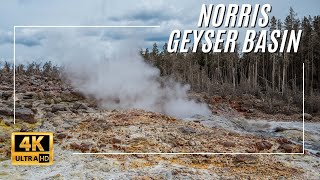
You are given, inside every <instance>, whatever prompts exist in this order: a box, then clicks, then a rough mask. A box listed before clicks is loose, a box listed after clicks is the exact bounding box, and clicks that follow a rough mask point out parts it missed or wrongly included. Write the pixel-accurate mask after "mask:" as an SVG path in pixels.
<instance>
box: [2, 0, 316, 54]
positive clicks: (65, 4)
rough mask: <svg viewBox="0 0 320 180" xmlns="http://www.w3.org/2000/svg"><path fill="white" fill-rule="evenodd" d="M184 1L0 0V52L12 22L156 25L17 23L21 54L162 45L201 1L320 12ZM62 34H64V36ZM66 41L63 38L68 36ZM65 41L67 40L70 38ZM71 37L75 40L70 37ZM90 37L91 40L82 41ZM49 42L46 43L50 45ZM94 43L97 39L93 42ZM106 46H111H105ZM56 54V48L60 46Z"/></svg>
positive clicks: (193, 21) (275, 3)
mask: <svg viewBox="0 0 320 180" xmlns="http://www.w3.org/2000/svg"><path fill="white" fill-rule="evenodd" d="M252 2H253V1H250V0H247V1H239V0H237V1H216V0H211V1H203V0H202V1H199V0H194V1H185V0H176V1H174V0H173V1H169V0H157V1H152V0H149V1H147V0H127V1H125V0H116V1H104V0H55V1H52V0H1V5H0V58H1V59H8V60H10V59H12V53H13V50H12V49H13V46H12V42H13V33H12V32H13V26H15V25H16V26H17V25H59V26H60V25H159V26H160V28H143V29H134V28H131V29H116V28H112V29H110V28H108V29H107V28H105V29H86V30H83V29H81V30H80V29H77V30H75V29H59V30H57V29H55V30H53V29H48V28H19V29H17V30H16V43H17V52H16V53H17V54H16V56H17V57H19V58H20V59H24V58H26V59H27V58H31V59H32V58H46V57H47V55H48V54H50V55H52V54H54V53H55V52H57V51H63V49H64V48H62V47H63V46H64V45H65V44H67V45H68V47H69V48H70V47H74V46H75V45H77V46H78V45H80V46H82V47H83V48H84V49H85V46H86V44H94V42H96V41H101V42H105V43H110V42H114V41H124V40H128V39H129V40H130V41H132V40H135V41H136V42H137V43H136V45H137V46H139V47H141V48H145V47H151V45H152V44H153V43H154V42H157V43H158V44H160V45H163V44H164V42H166V41H167V40H168V36H169V34H170V32H171V31H172V30H174V29H181V30H184V29H196V28H197V21H198V18H199V13H200V8H201V5H202V4H203V3H206V4H210V3H212V4H219V3H225V4H230V3H237V4H239V5H240V4H243V3H251V4H256V3H259V4H264V3H270V4H271V5H272V13H271V15H274V16H276V17H277V18H281V19H284V18H285V16H286V15H287V14H288V10H289V7H290V6H292V7H293V9H294V10H295V11H296V12H297V13H298V16H299V17H302V16H307V15H312V16H314V15H320V9H319V7H320V1H319V0H308V1H306V0H305V1H302V0H300V1H299V0H282V1H279V0H269V1H254V3H252ZM66 36H68V37H67V38H66ZM67 41H68V42H67ZM69 41H70V42H69ZM72 41H75V42H76V43H73V42H72ZM87 42H90V43H87ZM49 43H50V45H49ZM96 44H97V43H96ZM106 47H110V46H106ZM60 54H61V52H60Z"/></svg>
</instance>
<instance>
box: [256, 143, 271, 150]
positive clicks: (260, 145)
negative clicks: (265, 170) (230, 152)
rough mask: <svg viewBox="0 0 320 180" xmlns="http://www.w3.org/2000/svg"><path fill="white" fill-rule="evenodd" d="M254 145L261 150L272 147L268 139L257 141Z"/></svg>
mask: <svg viewBox="0 0 320 180" xmlns="http://www.w3.org/2000/svg"><path fill="white" fill-rule="evenodd" d="M255 145H256V148H257V149H258V150H259V151H262V150H265V149H271V147H272V144H271V143H269V142H268V141H260V142H257V143H256V144H255Z"/></svg>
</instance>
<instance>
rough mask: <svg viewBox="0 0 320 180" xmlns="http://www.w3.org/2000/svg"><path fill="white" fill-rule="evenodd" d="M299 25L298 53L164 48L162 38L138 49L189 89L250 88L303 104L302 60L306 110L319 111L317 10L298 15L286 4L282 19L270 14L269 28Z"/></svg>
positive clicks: (246, 91) (224, 92)
mask: <svg viewBox="0 0 320 180" xmlns="http://www.w3.org/2000/svg"><path fill="white" fill-rule="evenodd" d="M300 29H301V30H302V31H303V34H302V37H301V40H300V41H301V42H300V46H299V50H298V52H297V53H294V52H290V53H287V52H275V53H269V52H264V53H262V52H256V53H253V52H250V53H243V54H241V53H239V51H236V52H234V53H230V52H223V51H222V52H221V53H213V52H210V53H203V52H202V51H201V48H198V52H196V53H192V51H191V49H189V51H188V52H187V53H180V52H177V53H168V52H167V50H166V49H167V47H166V46H167V44H165V45H164V46H163V47H162V49H161V48H159V47H158V45H157V44H156V43H155V44H154V45H153V48H152V49H151V50H149V49H146V50H145V51H141V55H142V56H143V57H144V59H145V60H146V61H147V62H149V63H152V64H154V65H155V66H156V67H157V68H159V69H160V72H161V75H162V76H172V77H173V78H175V79H176V80H178V81H180V82H182V83H188V84H190V85H191V90H192V91H194V92H205V93H207V94H210V95H213V94H220V95H240V94H252V95H256V96H258V97H260V98H263V99H265V100H266V101H270V106H272V101H273V100H274V99H279V98H281V99H283V100H284V101H285V102H287V103H288V104H296V105H297V106H299V107H301V106H302V105H301V104H302V88H303V79H302V78H303V77H302V76H303V75H302V71H303V69H302V64H303V63H304V64H305V95H306V101H305V102H306V110H307V111H309V112H310V113H315V112H320V105H319V104H320V103H319V102H320V98H319V97H320V46H319V42H320V16H319V15H318V16H314V17H311V16H308V17H306V16H305V17H303V18H301V19H299V18H297V14H296V12H295V11H294V10H293V9H292V8H290V10H289V14H288V16H287V17H286V18H285V20H284V21H282V20H281V19H277V18H276V17H274V16H273V17H272V18H271V21H270V23H269V30H270V31H269V33H271V32H272V31H273V30H280V31H281V32H283V31H284V30H289V31H291V30H295V31H296V32H297V31H298V30H300ZM257 37H258V36H257ZM278 40H279V41H280V38H279V39H278ZM279 43H280V42H279ZM222 47H223V46H222Z"/></svg>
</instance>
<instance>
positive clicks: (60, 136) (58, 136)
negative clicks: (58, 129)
mask: <svg viewBox="0 0 320 180" xmlns="http://www.w3.org/2000/svg"><path fill="white" fill-rule="evenodd" d="M56 137H57V138H58V139H63V138H66V137H67V135H66V134H64V133H58V134H57V135H56Z"/></svg>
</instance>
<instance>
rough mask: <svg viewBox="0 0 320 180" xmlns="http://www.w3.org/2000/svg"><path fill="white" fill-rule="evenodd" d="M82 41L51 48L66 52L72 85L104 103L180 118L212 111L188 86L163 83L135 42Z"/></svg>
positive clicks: (61, 59)
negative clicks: (195, 99) (193, 97)
mask: <svg viewBox="0 0 320 180" xmlns="http://www.w3.org/2000/svg"><path fill="white" fill-rule="evenodd" d="M83 41H84V42H86V43H85V44H83V43H74V41H71V42H73V43H72V44H69V45H68V44H66V42H67V41H66V40H65V38H64V41H63V42H64V44H63V46H59V47H60V48H61V49H59V48H58V47H57V46H55V47H50V48H49V49H54V50H55V51H54V52H59V51H60V52H62V51H63V52H64V53H63V54H61V55H60V57H57V58H60V61H62V62H63V64H64V66H65V69H66V73H67V77H68V79H69V80H71V84H72V86H74V87H76V88H77V89H78V90H79V91H80V92H82V93H84V94H85V95H89V96H93V97H95V98H96V99H98V100H99V102H101V106H103V107H106V108H116V109H130V108H140V109H144V110H148V111H154V112H160V113H164V114H168V115H171V116H175V117H179V118H187V117H191V116H193V115H196V114H200V115H210V114H211V113H210V110H209V109H208V107H207V105H206V104H203V103H196V102H195V101H194V100H189V99H188V96H187V91H188V90H189V86H188V85H181V84H180V83H177V82H174V81H173V80H166V81H164V82H163V81H162V82H161V81H160V79H161V78H160V73H159V70H158V69H157V68H155V67H153V66H151V65H149V64H147V63H146V62H145V61H144V60H143V59H142V57H141V56H140V55H139V54H138V50H137V48H136V46H137V44H136V41H134V42H132V41H122V42H113V43H112V44H111V43H106V42H102V43H101V42H99V43H97V41H96V40H95V41H91V40H89V39H86V40H83V39H82V42H83ZM100 43H101V44H100ZM53 44H57V43H53ZM58 44H59V43H58ZM60 44H61V43H60ZM130 47H135V48H130Z"/></svg>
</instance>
